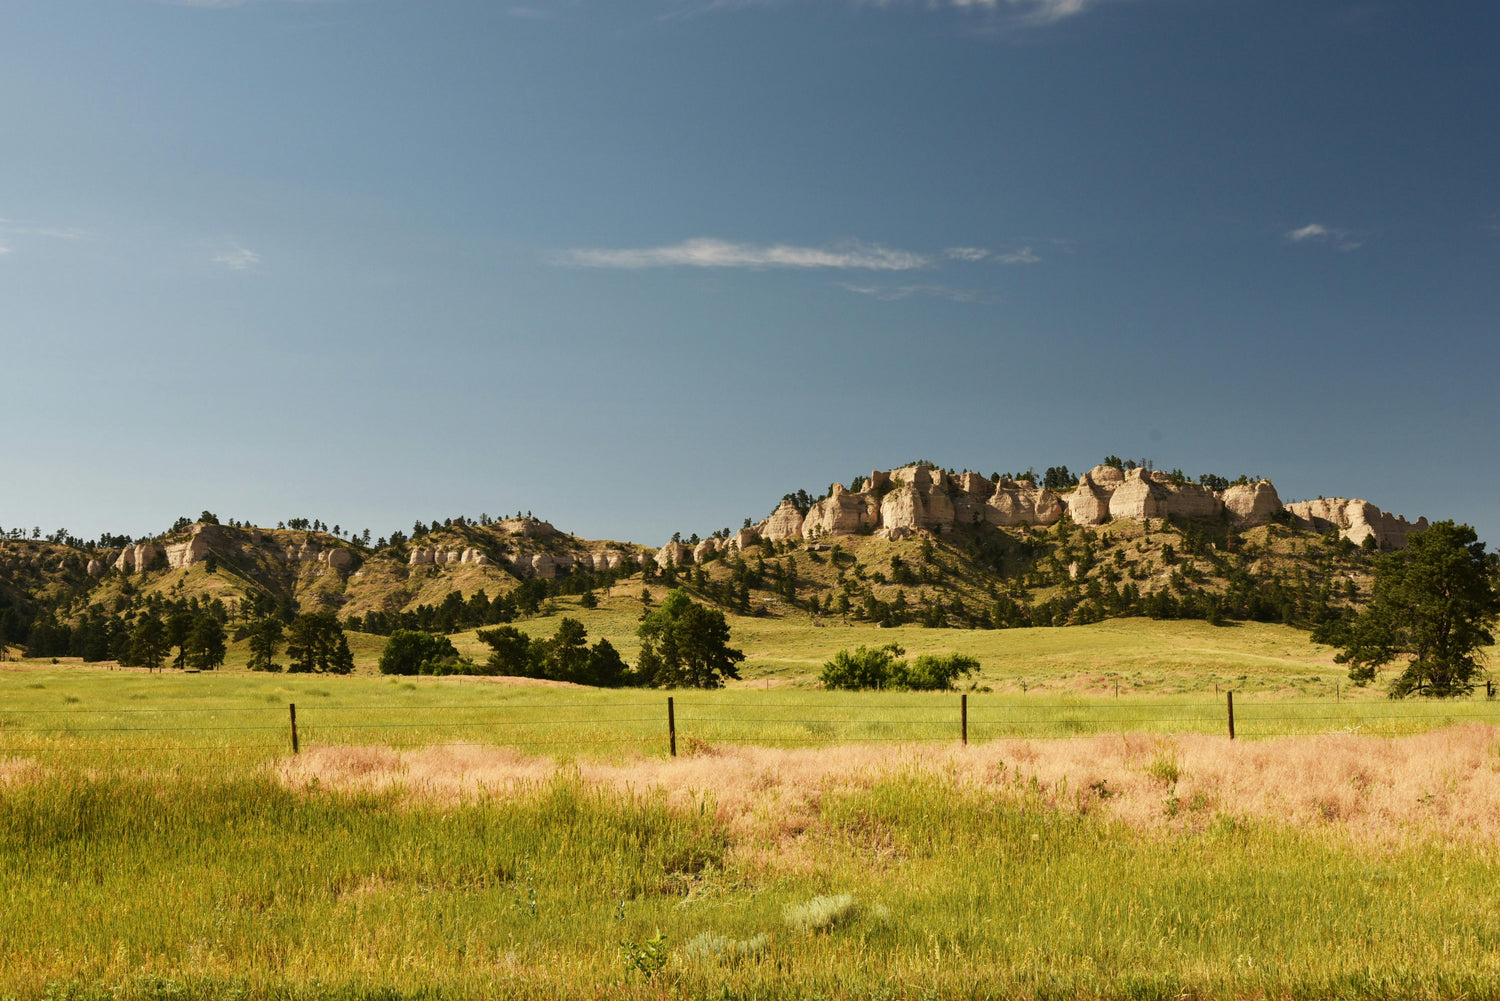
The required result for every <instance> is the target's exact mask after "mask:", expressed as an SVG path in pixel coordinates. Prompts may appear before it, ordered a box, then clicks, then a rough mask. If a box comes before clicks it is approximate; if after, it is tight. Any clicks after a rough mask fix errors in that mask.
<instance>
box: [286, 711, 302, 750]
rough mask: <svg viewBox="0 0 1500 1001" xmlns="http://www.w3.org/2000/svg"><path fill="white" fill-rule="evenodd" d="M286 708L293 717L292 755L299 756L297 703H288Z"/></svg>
mask: <svg viewBox="0 0 1500 1001" xmlns="http://www.w3.org/2000/svg"><path fill="white" fill-rule="evenodd" d="M286 707H287V709H288V710H290V711H291V715H292V753H293V754H299V753H301V752H300V749H299V748H298V747H297V703H295V702H288V703H287V704H286Z"/></svg>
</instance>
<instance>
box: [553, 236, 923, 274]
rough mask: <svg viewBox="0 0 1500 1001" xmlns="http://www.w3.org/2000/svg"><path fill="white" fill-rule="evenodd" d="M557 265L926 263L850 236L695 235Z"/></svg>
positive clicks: (586, 252) (875, 267) (573, 255)
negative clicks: (759, 238)
mask: <svg viewBox="0 0 1500 1001" xmlns="http://www.w3.org/2000/svg"><path fill="white" fill-rule="evenodd" d="M556 261H557V263H559V264H563V265H568V266H572V267H579V268H622V269H627V270H635V269H640V268H669V267H691V268H858V269H865V270H870V271H912V270H915V269H917V268H922V267H926V266H927V264H928V263H929V262H928V259H927V258H926V257H925V256H923V255H922V254H914V253H911V252H909V251H905V250H895V249H892V248H890V247H883V246H881V245H879V244H874V243H859V242H857V241H851V242H847V243H842V244H838V245H836V246H833V247H798V246H793V245H790V244H784V243H778V244H772V245H769V246H767V245H760V244H753V243H734V242H731V241H728V240H715V239H709V238H706V237H705V238H698V239H693V240H684V241H683V242H682V243H675V244H670V245H667V246H661V247H631V248H623V249H575V250H567V251H564V252H562V253H561V254H558V255H557V257H556Z"/></svg>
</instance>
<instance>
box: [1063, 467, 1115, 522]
mask: <svg viewBox="0 0 1500 1001" xmlns="http://www.w3.org/2000/svg"><path fill="white" fill-rule="evenodd" d="M1095 468H1098V467H1095ZM1105 468H1106V469H1108V468H1111V467H1108V466H1106V467H1105ZM1068 517H1069V518H1071V519H1073V524H1075V525H1088V526H1093V525H1102V524H1104V523H1105V522H1106V521H1108V520H1109V491H1108V490H1105V489H1103V488H1102V487H1100V486H1099V485H1098V484H1097V483H1095V482H1094V470H1092V469H1091V470H1089V471H1088V472H1087V473H1084V474H1083V475H1082V476H1080V477H1078V486H1077V487H1075V488H1074V490H1073V492H1072V493H1071V494H1069V495H1068Z"/></svg>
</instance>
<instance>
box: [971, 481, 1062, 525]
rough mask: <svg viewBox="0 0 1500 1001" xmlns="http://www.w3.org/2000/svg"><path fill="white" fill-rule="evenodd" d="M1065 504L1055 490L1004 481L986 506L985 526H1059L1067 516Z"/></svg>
mask: <svg viewBox="0 0 1500 1001" xmlns="http://www.w3.org/2000/svg"><path fill="white" fill-rule="evenodd" d="M1063 510H1064V508H1063V503H1062V501H1061V500H1059V499H1058V496H1057V494H1055V493H1053V492H1052V491H1051V490H1047V489H1044V488H1040V487H1035V486H1031V485H1029V484H1028V485H1025V486H1023V485H1021V484H1018V483H1015V482H1010V481H1002V482H1001V483H1000V484H998V485H997V486H996V488H995V492H994V493H993V494H991V495H990V497H989V499H988V500H986V501H985V504H984V522H985V524H987V525H994V526H995V527H997V528H1010V527H1013V526H1016V525H1020V524H1023V523H1024V524H1027V525H1036V526H1038V527H1045V526H1047V525H1055V524H1056V523H1057V520H1058V519H1059V518H1061V517H1062V515H1063Z"/></svg>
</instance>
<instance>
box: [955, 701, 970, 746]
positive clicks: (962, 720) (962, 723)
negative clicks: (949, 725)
mask: <svg viewBox="0 0 1500 1001" xmlns="http://www.w3.org/2000/svg"><path fill="white" fill-rule="evenodd" d="M958 737H959V740H961V741H963V744H964V746H965V747H968V746H969V696H968V694H967V693H965V694H963V695H960V696H959V697H958Z"/></svg>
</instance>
